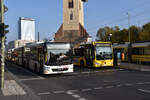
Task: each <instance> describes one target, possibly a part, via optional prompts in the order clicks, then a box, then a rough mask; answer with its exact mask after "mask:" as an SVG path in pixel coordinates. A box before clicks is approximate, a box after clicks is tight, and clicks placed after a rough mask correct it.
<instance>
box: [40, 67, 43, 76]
mask: <svg viewBox="0 0 150 100" xmlns="http://www.w3.org/2000/svg"><path fill="white" fill-rule="evenodd" d="M39 74H40V75H42V74H43V68H42V67H40V68H39Z"/></svg>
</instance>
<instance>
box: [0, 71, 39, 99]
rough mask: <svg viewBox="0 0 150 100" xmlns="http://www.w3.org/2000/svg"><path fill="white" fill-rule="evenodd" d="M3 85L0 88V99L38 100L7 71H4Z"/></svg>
mask: <svg viewBox="0 0 150 100" xmlns="http://www.w3.org/2000/svg"><path fill="white" fill-rule="evenodd" d="M4 84H5V86H4V88H3V89H0V100H40V98H39V97H38V96H36V95H35V94H34V93H33V92H32V91H31V90H30V89H28V87H26V86H24V85H23V84H22V83H21V82H19V80H18V79H17V78H16V77H15V76H14V75H13V74H12V73H11V72H9V71H6V72H5V83H4Z"/></svg>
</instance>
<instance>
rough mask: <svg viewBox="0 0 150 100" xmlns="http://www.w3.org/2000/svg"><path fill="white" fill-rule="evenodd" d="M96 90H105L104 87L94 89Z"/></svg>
mask: <svg viewBox="0 0 150 100" xmlns="http://www.w3.org/2000/svg"><path fill="white" fill-rule="evenodd" d="M94 89H95V90H100V89H103V87H96V88H94Z"/></svg>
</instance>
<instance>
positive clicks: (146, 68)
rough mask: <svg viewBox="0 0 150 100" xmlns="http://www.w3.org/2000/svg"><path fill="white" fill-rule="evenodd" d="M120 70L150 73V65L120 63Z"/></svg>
mask: <svg viewBox="0 0 150 100" xmlns="http://www.w3.org/2000/svg"><path fill="white" fill-rule="evenodd" d="M119 67H120V68H124V69H131V70H138V71H146V72H150V65H149V66H148V65H140V64H133V63H120V65H119Z"/></svg>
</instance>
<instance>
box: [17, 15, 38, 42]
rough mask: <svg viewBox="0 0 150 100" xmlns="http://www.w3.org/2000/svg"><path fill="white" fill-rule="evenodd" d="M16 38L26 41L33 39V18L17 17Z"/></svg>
mask: <svg viewBox="0 0 150 100" xmlns="http://www.w3.org/2000/svg"><path fill="white" fill-rule="evenodd" d="M18 39H19V40H26V41H34V40H35V20H34V19H31V18H24V17H20V18H19V23H18Z"/></svg>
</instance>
